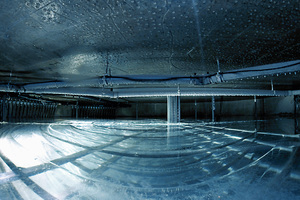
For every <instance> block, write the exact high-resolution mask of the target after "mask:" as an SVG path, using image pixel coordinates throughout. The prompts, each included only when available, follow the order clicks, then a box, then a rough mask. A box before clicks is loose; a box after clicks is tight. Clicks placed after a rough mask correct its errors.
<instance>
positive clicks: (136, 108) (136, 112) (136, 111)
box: [135, 103, 139, 120]
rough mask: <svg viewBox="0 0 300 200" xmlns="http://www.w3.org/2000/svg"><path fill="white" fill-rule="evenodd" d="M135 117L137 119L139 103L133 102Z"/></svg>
mask: <svg viewBox="0 0 300 200" xmlns="http://www.w3.org/2000/svg"><path fill="white" fill-rule="evenodd" d="M135 118H136V119H137V120H138V119H139V104H138V103H136V104H135Z"/></svg>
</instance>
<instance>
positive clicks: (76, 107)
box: [75, 101, 78, 119]
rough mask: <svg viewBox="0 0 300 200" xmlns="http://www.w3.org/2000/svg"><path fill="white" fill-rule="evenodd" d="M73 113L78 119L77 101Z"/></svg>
mask: <svg viewBox="0 0 300 200" xmlns="http://www.w3.org/2000/svg"><path fill="white" fill-rule="evenodd" d="M75 110H76V111H75V112H76V113H75V115H76V119H78V101H77V102H76V107H75Z"/></svg>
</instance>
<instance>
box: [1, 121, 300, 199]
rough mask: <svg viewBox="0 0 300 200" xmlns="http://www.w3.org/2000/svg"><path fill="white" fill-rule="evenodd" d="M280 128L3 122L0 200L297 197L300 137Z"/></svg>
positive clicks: (231, 123)
mask: <svg viewBox="0 0 300 200" xmlns="http://www.w3.org/2000/svg"><path fill="white" fill-rule="evenodd" d="M280 123H283V124H284V123H285V122H284V121H282V120H275V121H274V120H273V121H270V120H260V121H253V120H248V121H226V122H218V123H209V122H203V121H200V120H199V121H183V122H182V123H180V124H167V123H166V122H165V121H164V120H59V121H53V122H36V123H32V122H31V123H30V122H18V123H2V124H1V125H0V131H1V132H0V134H1V135H0V199H30V200H32V199H299V198H300V191H299V188H300V150H299V146H300V135H295V134H294V133H292V132H290V133H289V127H286V129H285V130H284V131H283V130H281V129H278V128H276V127H274V124H280ZM263 124H267V125H264V126H263ZM285 124H287V125H286V126H289V123H285ZM257 127H258V128H257ZM266 127H269V128H266ZM255 129H256V130H255ZM270 130H271V131H270ZM272 130H275V131H272Z"/></svg>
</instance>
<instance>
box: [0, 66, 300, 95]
mask: <svg viewBox="0 0 300 200" xmlns="http://www.w3.org/2000/svg"><path fill="white" fill-rule="evenodd" d="M299 70H300V60H295V61H289V62H281V63H275V64H268V65H261V66H256V67H249V68H242V69H237V70H230V71H226V72H220V71H218V72H217V73H215V74H206V75H197V76H145V75H144V76H100V77H98V78H92V79H88V80H82V81H77V82H63V81H55V82H46V83H36V84H27V85H25V86H23V87H22V88H20V90H21V91H22V90H24V91H32V90H37V89H39V90H40V89H51V88H70V87H76V88H80V87H91V88H94V87H96V88H99V87H107V86H113V85H153V84H158V85H160V86H164V85H165V86H170V85H173V86H174V85H208V84H214V83H222V82H225V81H231V80H237V79H243V78H249V77H257V76H267V75H274V74H281V73H291V72H297V71H299ZM3 89H4V90H7V89H8V87H7V86H5V85H4V86H3V85H2V87H0V91H1V90H3Z"/></svg>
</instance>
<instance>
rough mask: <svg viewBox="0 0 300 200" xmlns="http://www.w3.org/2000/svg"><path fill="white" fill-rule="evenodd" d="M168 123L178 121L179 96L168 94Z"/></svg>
mask: <svg viewBox="0 0 300 200" xmlns="http://www.w3.org/2000/svg"><path fill="white" fill-rule="evenodd" d="M167 104H168V123H178V122H180V97H179V96H168V97H167Z"/></svg>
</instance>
